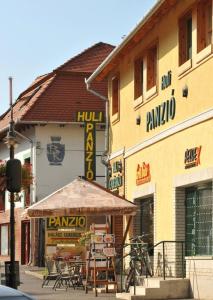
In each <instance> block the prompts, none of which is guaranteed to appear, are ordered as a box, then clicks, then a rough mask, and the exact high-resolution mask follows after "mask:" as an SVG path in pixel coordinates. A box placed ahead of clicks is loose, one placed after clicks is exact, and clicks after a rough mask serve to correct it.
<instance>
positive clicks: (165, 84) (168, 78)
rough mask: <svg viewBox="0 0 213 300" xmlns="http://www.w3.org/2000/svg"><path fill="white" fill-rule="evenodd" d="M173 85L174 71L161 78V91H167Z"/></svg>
mask: <svg viewBox="0 0 213 300" xmlns="http://www.w3.org/2000/svg"><path fill="white" fill-rule="evenodd" d="M171 84H172V71H168V73H167V74H166V75H163V76H162V77H161V89H162V90H165V89H166V88H168V86H170V85H171Z"/></svg>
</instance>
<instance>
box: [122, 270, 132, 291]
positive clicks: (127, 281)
mask: <svg viewBox="0 0 213 300" xmlns="http://www.w3.org/2000/svg"><path fill="white" fill-rule="evenodd" d="M133 280H134V270H133V269H130V270H129V273H128V275H127V277H126V279H125V283H124V287H125V293H128V292H129V287H130V285H132V284H133Z"/></svg>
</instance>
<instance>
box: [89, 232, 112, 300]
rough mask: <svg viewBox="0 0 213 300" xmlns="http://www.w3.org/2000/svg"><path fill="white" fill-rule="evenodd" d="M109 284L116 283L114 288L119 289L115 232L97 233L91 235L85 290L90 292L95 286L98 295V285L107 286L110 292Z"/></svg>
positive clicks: (106, 288)
mask: <svg viewBox="0 0 213 300" xmlns="http://www.w3.org/2000/svg"><path fill="white" fill-rule="evenodd" d="M109 285H114V289H116V290H117V279H116V272H115V239H114V235H113V234H108V233H105V234H101V233H97V234H94V235H93V236H92V237H91V243H90V248H89V251H88V257H87V264H86V285H85V291H86V293H88V289H89V287H93V289H94V292H95V296H97V295H98V291H97V288H98V287H101V288H102V287H105V290H106V292H107V293H108V291H109Z"/></svg>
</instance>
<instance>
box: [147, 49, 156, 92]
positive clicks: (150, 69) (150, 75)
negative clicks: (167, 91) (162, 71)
mask: <svg viewBox="0 0 213 300" xmlns="http://www.w3.org/2000/svg"><path fill="white" fill-rule="evenodd" d="M156 73H157V47H156V46H155V47H153V48H151V49H150V50H148V54H147V90H149V89H151V88H152V87H153V86H155V85H156Z"/></svg>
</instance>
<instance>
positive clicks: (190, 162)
mask: <svg viewBox="0 0 213 300" xmlns="http://www.w3.org/2000/svg"><path fill="white" fill-rule="evenodd" d="M200 152H201V146H200V147H195V148H191V149H187V150H186V151H185V160H184V163H185V169H189V168H192V167H196V166H198V165H200Z"/></svg>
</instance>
